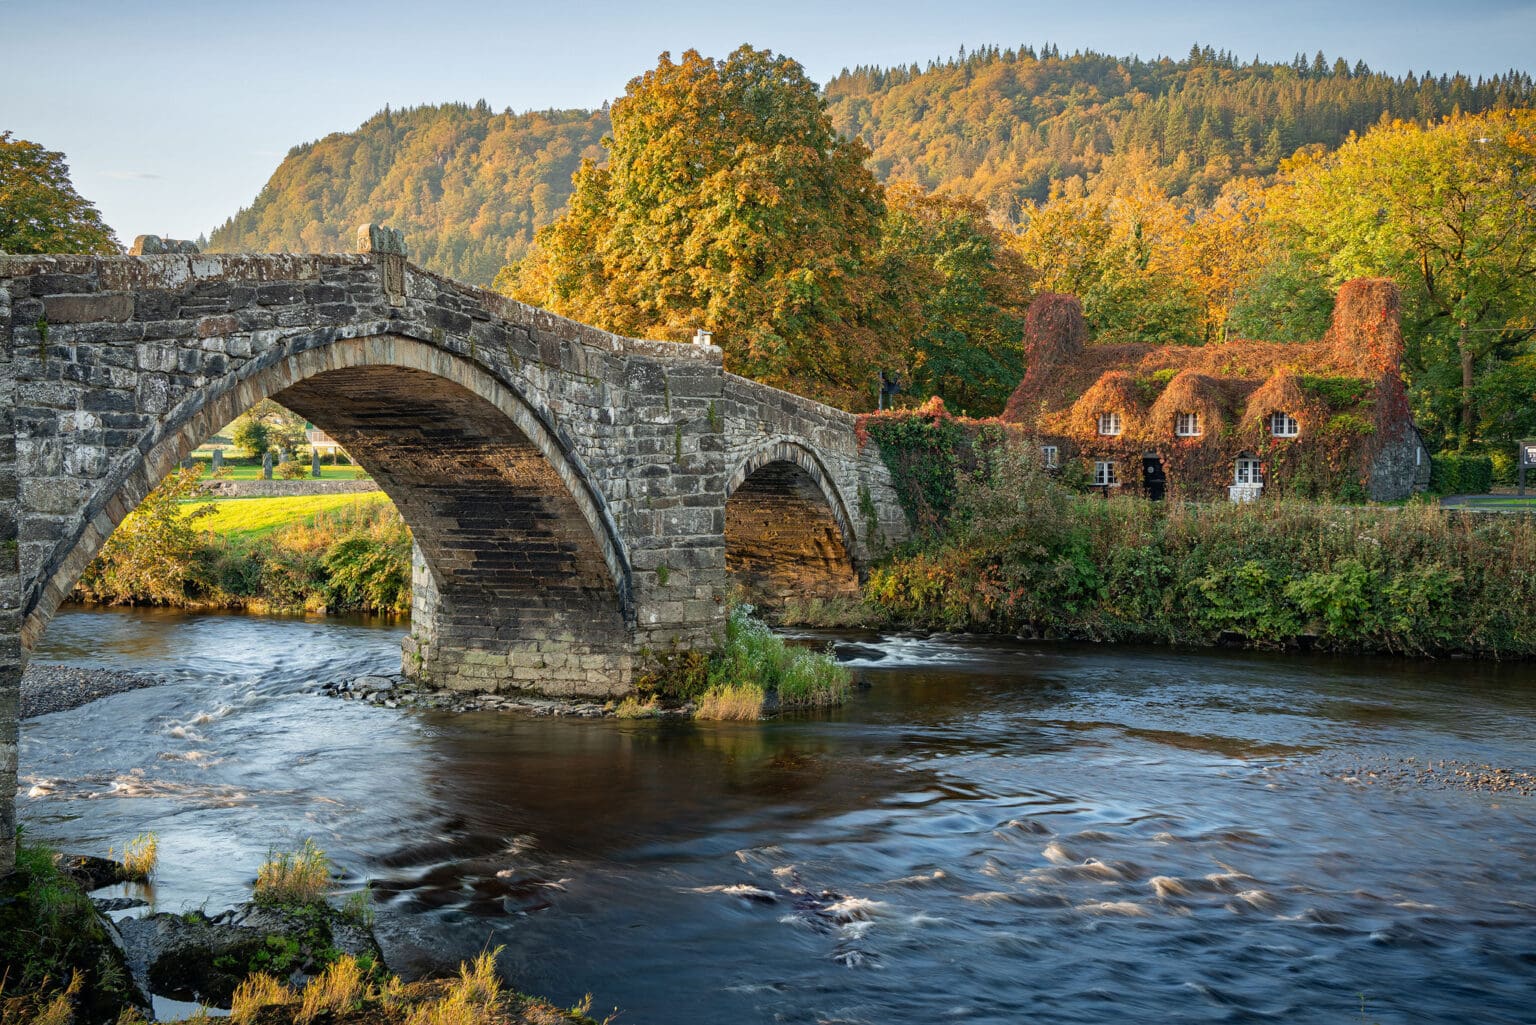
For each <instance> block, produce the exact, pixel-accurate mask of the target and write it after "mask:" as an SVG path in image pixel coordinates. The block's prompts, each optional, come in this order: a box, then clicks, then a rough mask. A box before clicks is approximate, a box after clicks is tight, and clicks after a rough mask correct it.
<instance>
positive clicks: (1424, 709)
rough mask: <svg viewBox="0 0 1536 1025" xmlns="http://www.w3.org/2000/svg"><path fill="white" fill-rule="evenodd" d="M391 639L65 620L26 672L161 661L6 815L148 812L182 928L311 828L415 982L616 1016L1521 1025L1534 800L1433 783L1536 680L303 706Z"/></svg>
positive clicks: (74, 828) (1307, 681) (1532, 954)
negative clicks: (483, 709)
mask: <svg viewBox="0 0 1536 1025" xmlns="http://www.w3.org/2000/svg"><path fill="white" fill-rule="evenodd" d="M399 635H400V630H399V629H398V628H395V627H390V626H388V625H379V624H368V623H364V622H346V621H341V622H338V621H336V620H327V621H323V622H320V621H306V620H302V619H288V620H284V619H272V618H267V619H263V618H256V617H245V616H192V615H177V614H164V613H142V612H87V611H69V612H66V613H64V614H62V615H61V616H60V617H59V618H58V619H57V620H56V621H55V622H54V623H53V625H52V626H50V628H49V630H48V634H47V636H46V637H45V638H44V640H43V643H42V645H41V646H40V648H39V650H38V651H37V652H36V653H35V655H34V657H35V658H36V659H38V660H41V661H69V662H75V663H79V664H85V665H102V666H111V667H116V668H126V669H133V670H138V671H147V672H154V673H158V674H161V675H163V676H165V677H166V678H167V679H168V680H169V681H170V682H169V683H168V684H167V685H166V686H163V687H155V688H150V689H147V690H140V691H136V692H132V693H128V694H121V695H117V696H115V697H111V698H108V699H105V700H103V701H100V702H97V703H95V704H92V705H88V706H85V707H83V708H79V709H75V710H73V711H68V712H61V713H57V714H54V715H50V716H44V717H42V718H39V719H36V720H33V721H30V722H27V723H24V724H23V730H22V748H21V775H22V777H23V783H22V786H21V794H22V799H21V809H20V812H21V815H22V816H23V818H24V821H26V822H27V824H28V827H29V829H30V830H31V833H32V835H33V836H35V837H38V838H41V839H46V840H49V841H52V842H55V843H57V844H59V845H61V846H64V847H66V848H68V849H71V850H81V851H94V852H105V850H106V848H107V847H108V846H109V845H112V844H117V845H121V844H122V842H123V841H124V840H125V839H127V838H129V837H132V836H133V835H134V834H136V833H138V832H141V831H144V830H148V829H153V830H155V831H157V832H158V833H159V837H160V850H161V859H162V860H161V868H160V872H159V878H158V881H157V884H156V887H155V891H154V898H155V901H156V905H157V907H158V908H159V909H161V910H181V909H185V908H188V907H196V906H206V907H208V908H209V910H216V909H218V908H221V907H223V906H226V905H228V904H231V903H234V902H237V901H239V900H241V899H243V898H244V897H245V896H246V895H247V893H248V892H249V884H250V882H251V880H252V878H253V877H254V875H255V870H256V866H257V864H258V863H259V862H260V861H261V860H262V859H263V858H264V856H265V855H266V854H267V851H268V849H269V847H271V846H273V845H276V846H279V847H286V846H296V845H297V844H298V843H299V842H301V841H302V839H303V838H304V837H307V836H313V837H315V838H316V839H317V840H318V842H319V843H320V844H321V845H322V846H323V847H325V848H326V849H327V850H328V851H329V852H330V853H331V854H332V855H333V856H334V857H335V859H336V860H337V862H338V864H339V865H340V867H341V869H342V870H343V871H344V873H345V874H346V878H347V881H348V883H349V885H351V886H353V887H357V886H360V885H362V883H363V882H364V881H365V880H371V881H372V886H373V893H374V896H375V900H376V902H377V903H376V907H377V910H378V923H379V931H380V934H381V938H382V939H383V940H384V943H385V947H386V951H387V952H388V953H389V955H390V957H391V961H392V963H393V965H394V966H395V967H396V968H397V969H405V970H409V971H416V970H426V969H433V968H440V967H444V966H451V965H453V964H456V963H457V962H458V961H459V960H460V959H462V958H465V957H468V956H471V955H472V954H474V953H476V952H478V951H479V950H481V949H482V948H484V947H485V946H486V945H487V944H489V945H492V946H495V945H503V946H505V948H506V949H505V952H504V953H503V956H502V959H501V962H500V964H501V966H502V969H503V972H504V974H505V975H506V976H507V977H508V978H509V979H510V980H511V981H512V982H513V983H514V984H515V985H517V986H518V987H519V988H521V989H523V990H525V991H528V992H534V993H542V994H545V995H548V996H550V997H552V998H554V999H556V1000H558V1001H560V1002H562V1003H573V1002H575V1001H576V1000H578V999H579V998H580V997H581V995H582V994H584V993H587V992H591V993H592V994H593V1008H594V1011H596V1012H602V1013H606V1012H607V1011H608V1010H609V1009H610V1008H614V1007H617V1008H619V1009H620V1011H621V1012H622V1014H621V1016H620V1017H619V1019H618V1021H619V1022H621V1023H649V1025H668V1023H679V1022H705V1023H717V1022H720V1023H723V1022H730V1023H755V1022H868V1023H879V1025H888V1023H890V1025H895V1023H923V1025H930V1023H935V1022H941V1021H964V1022H998V1023H1002V1022H1008V1023H1013V1022H1021V1021H1028V1020H1041V1021H1051V1022H1121V1021H1149V1020H1171V1021H1181V1022H1183V1021H1188V1022H1249V1021H1269V1020H1274V1021H1284V1022H1288V1023H1290V1022H1360V1021H1367V1022H1381V1023H1397V1022H1422V1021H1437V1022H1459V1021H1471V1020H1475V1021H1477V1022H1480V1023H1494V1022H1531V1021H1533V1020H1536V797H1527V796H1520V795H1518V794H1516V793H1514V792H1512V791H1507V790H1506V791H1502V792H1491V791H1488V790H1486V789H1469V788H1463V787H1458V786H1444V785H1441V784H1440V782H1439V781H1444V780H1449V781H1451V782H1455V781H1456V780H1458V779H1460V777H1457V776H1455V775H1454V774H1453V773H1452V772H1451V771H1449V770H1448V769H1439V770H1437V771H1436V772H1435V773H1434V775H1433V776H1431V777H1428V778H1427V780H1425V779H1420V778H1419V777H1418V776H1417V773H1419V772H1421V771H1422V770H1423V769H1424V767H1425V765H1426V763H1427V762H1434V763H1437V764H1438V763H1439V762H1441V761H1442V760H1446V761H1449V762H1455V763H1464V764H1471V765H1482V764H1489V765H1492V766H1496V767H1502V768H1506V769H1509V770H1511V771H1512V772H1531V771H1533V770H1536V740H1533V738H1536V666H1532V665H1530V664H1524V665H1491V664H1481V663H1469V662H1457V661H1451V662H1406V661H1395V660H1388V659H1378V660H1364V659H1349V660H1346V659H1325V658H1313V657H1302V656H1285V657H1267V656H1258V655H1236V654H1225V653H1214V654H1213V653H1199V654H1187V653H1178V652H1171V651H1166V650H1152V649H1130V648H1088V647H1054V646H1044V645H1033V646H1024V645H1010V644H1004V643H993V642H989V643H978V642H970V641H963V640H938V639H931V640H923V639H914V638H902V637H894V638H892V637H886V638H863V639H860V643H858V644H846V643H845V644H844V645H843V651H844V654H845V658H846V659H847V661H848V664H849V665H850V666H851V667H852V668H853V669H854V671H855V673H856V674H857V677H858V679H859V681H860V682H861V684H866V685H867V689H861V690H860V691H859V692H858V693H857V694H856V695H855V697H854V699H853V700H852V701H851V702H850V703H849V704H848V705H847V706H846V707H845V708H843V709H840V710H838V711H837V712H835V713H832V714H829V715H824V716H813V717H801V718H788V719H782V720H777V721H772V722H767V723H761V724H702V723H700V724H695V723H657V722H623V721H616V720H601V721H590V720H561V719H530V718H520V717H516V716H513V715H510V714H498V713H481V714H470V715H463V716H450V715H442V714H434V713H426V712H416V711H406V710H390V709H382V708H374V707H368V706H362V705H358V704H354V703H350V702H341V701H337V700H332V699H327V698H324V697H320V696H318V695H316V694H314V693H312V692H311V691H312V688H313V686H314V685H315V684H316V683H317V682H321V681H325V680H328V679H333V678H341V677H349V676H354V675H357V674H360V673H364V672H370V671H375V672H388V671H391V670H392V669H393V668H394V667H395V665H396V664H397V661H398V643H399ZM845 640H847V639H845ZM1407 759H1413V761H1407ZM1453 768H1454V766H1453ZM1373 773H1374V775H1373Z"/></svg>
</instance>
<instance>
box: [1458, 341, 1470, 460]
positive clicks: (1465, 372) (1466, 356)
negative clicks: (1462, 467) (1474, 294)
mask: <svg viewBox="0 0 1536 1025" xmlns="http://www.w3.org/2000/svg"><path fill="white" fill-rule="evenodd" d="M1457 347H1458V348H1459V349H1460V350H1461V444H1462V446H1463V447H1465V446H1467V445H1470V444H1472V412H1473V410H1472V367H1473V363H1474V354H1473V352H1472V340H1471V339H1470V338H1468V337H1467V325H1465V324H1463V325H1461V339H1460V341H1459V342H1457Z"/></svg>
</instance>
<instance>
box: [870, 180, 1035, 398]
mask: <svg viewBox="0 0 1536 1025" xmlns="http://www.w3.org/2000/svg"><path fill="white" fill-rule="evenodd" d="M882 252H883V254H884V255H885V257H886V259H887V260H888V261H890V262H891V263H892V265H893V267H894V268H896V269H897V273H898V274H899V275H900V277H901V279H902V280H903V281H904V282H905V283H906V285H907V287H908V288H909V289H910V290H911V299H912V301H913V302H914V303H915V304H916V306H917V310H916V311H915V312H916V318H915V319H916V325H915V329H914V330H913V331H912V333H911V334H910V335H909V336H908V337H909V339H910V340H909V342H908V345H909V346H910V348H908V349H907V350H906V351H905V353H904V355H905V366H904V368H903V369H904V370H905V384H904V390H905V392H906V393H907V394H908V395H909V396H912V397H915V398H927V397H928V396H931V395H938V396H941V397H942V398H943V399H944V401H945V402H946V403H947V404H948V405H949V406H951V407H953V408H955V409H962V410H965V411H967V412H969V413H972V414H975V415H977V416H991V415H993V414H995V413H997V412H999V411H1001V409H1002V408H1003V403H1005V402H1007V400H1008V396H1009V394H1010V393H1011V392H1012V391H1013V389H1014V388H1015V387H1016V386H1017V385H1018V383H1019V379H1020V378H1021V377H1023V375H1024V353H1023V343H1022V340H1023V335H1024V311H1025V308H1026V307H1027V306H1028V304H1029V290H1028V283H1029V280H1030V272H1029V269H1028V268H1027V267H1026V266H1025V265H1024V262H1023V260H1022V259H1020V257H1019V255H1018V254H1017V253H1016V252H1015V251H1014V250H1013V249H1011V248H1009V246H1008V244H1007V241H1006V240H1005V239H1004V238H1003V236H1002V234H1001V233H1000V232H999V231H998V230H997V229H996V228H995V227H993V226H992V225H991V224H990V223H989V222H988V221H987V217H986V211H985V210H984V209H983V208H982V206H981V204H979V203H976V202H974V201H972V200H966V199H958V198H954V197H948V196H937V195H930V194H928V193H927V192H925V191H924V190H923V189H922V188H921V187H919V186H917V185H913V184H911V183H898V184H895V185H892V186H890V187H889V188H887V189H886V218H885V226H884V231H883V241H882ZM902 355H903V353H901V352H896V353H892V357H893V359H894V358H900V357H901V356H902ZM886 369H896V364H894V363H893V365H892V366H890V367H887V368H886Z"/></svg>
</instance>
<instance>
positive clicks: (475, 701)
mask: <svg viewBox="0 0 1536 1025" xmlns="http://www.w3.org/2000/svg"><path fill="white" fill-rule="evenodd" d="M318 687H319V690H320V692H321V693H322V694H325V695H327V696H328V697H333V698H341V699H343V700H345V701H361V702H364V703H366V704H370V705H378V706H379V707H381V708H429V709H435V710H438V711H444V712H519V713H522V714H524V715H534V716H568V717H571V718H578V719H600V718H603V717H604V716H613V715H617V714H619V713H618V709H617V707H616V706H615V704H614V703H612V702H599V701H585V700H582V699H579V698H547V697H541V696H539V695H537V694H481V693H464V692H460V691H443V690H433V689H432V688H430V687H426V686H423V685H421V684H419V683H416V682H414V681H412V680H408V679H406V678H405V677H404V676H402V675H400V674H398V673H397V674H394V675H390V676H359V677H356V678H355V679H351V680H342V681H340V682H333V683H325V684H319V685H318ZM692 712H693V708H692V706H691V705H688V706H684V707H681V708H669V709H662V708H651V709H648V710H647V715H648V716H650V717H665V716H673V717H676V718H688V717H689V716H690V715H692Z"/></svg>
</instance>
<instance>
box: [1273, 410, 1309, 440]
mask: <svg viewBox="0 0 1536 1025" xmlns="http://www.w3.org/2000/svg"><path fill="white" fill-rule="evenodd" d="M1269 433H1270V434H1271V435H1273V436H1274V437H1276V438H1294V437H1296V436H1297V435H1298V434H1300V433H1301V425H1300V424H1298V423H1297V422H1296V418H1295V417H1294V416H1292V415H1291V414H1289V413H1271V414H1269Z"/></svg>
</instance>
